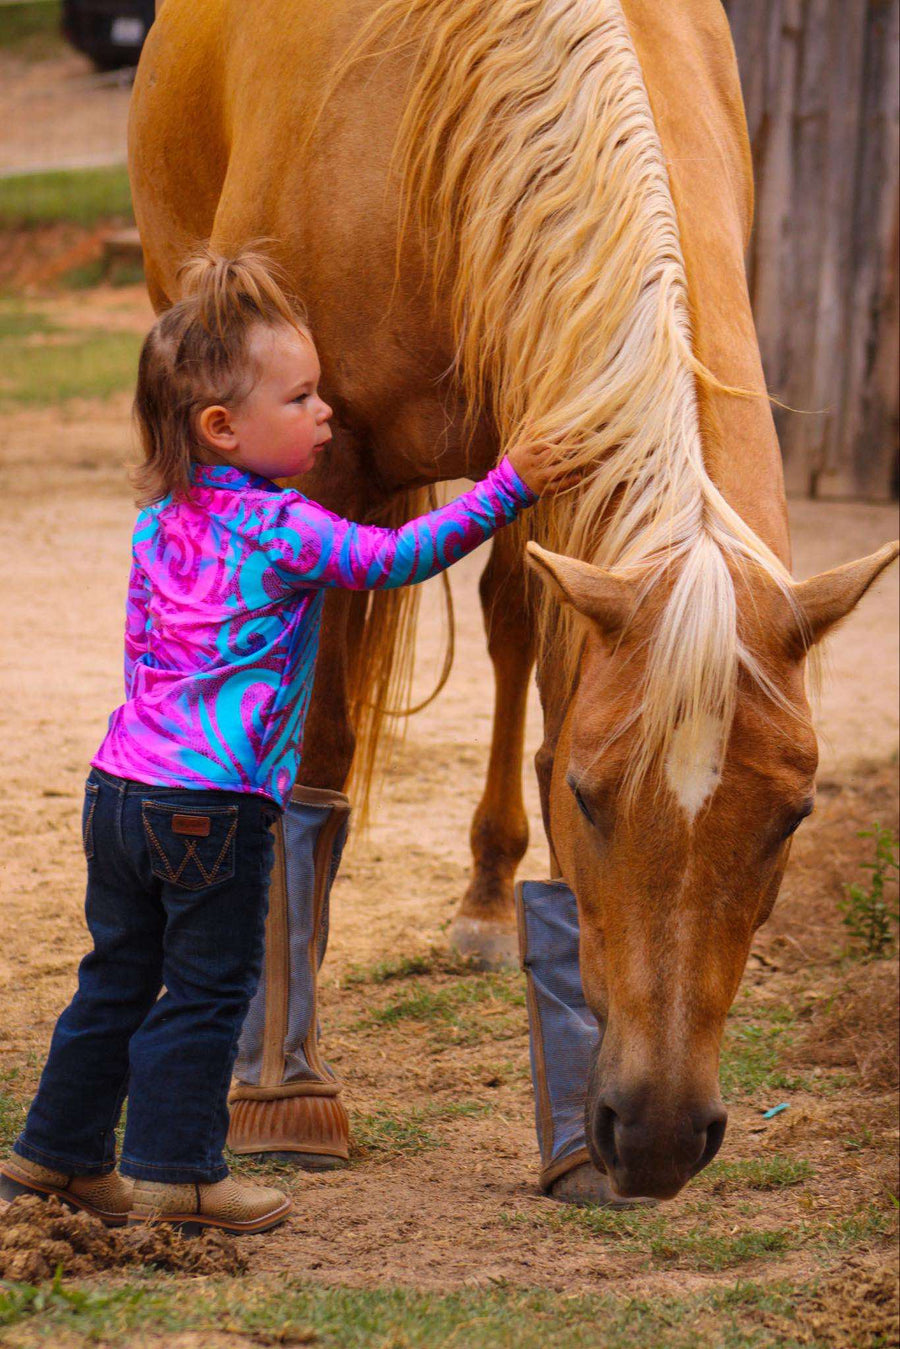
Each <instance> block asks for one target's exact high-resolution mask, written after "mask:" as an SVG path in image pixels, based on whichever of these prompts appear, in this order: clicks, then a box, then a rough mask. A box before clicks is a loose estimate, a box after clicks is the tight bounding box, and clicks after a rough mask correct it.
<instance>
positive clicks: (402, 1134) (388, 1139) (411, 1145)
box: [350, 1101, 492, 1157]
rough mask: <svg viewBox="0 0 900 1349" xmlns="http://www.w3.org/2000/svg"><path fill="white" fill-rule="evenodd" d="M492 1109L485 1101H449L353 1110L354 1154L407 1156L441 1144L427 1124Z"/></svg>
mask: <svg viewBox="0 0 900 1349" xmlns="http://www.w3.org/2000/svg"><path fill="white" fill-rule="evenodd" d="M491 1109H492V1107H491V1106H490V1105H487V1104H485V1103H484V1102H482V1101H448V1102H446V1103H443V1104H442V1103H439V1102H432V1104H430V1105H427V1106H424V1107H422V1108H416V1109H413V1110H397V1109H394V1108H392V1107H390V1106H379V1107H378V1108H377V1109H376V1110H374V1111H372V1112H370V1113H369V1114H354V1115H352V1116H351V1123H350V1146H351V1155H352V1156H355V1157H371V1156H372V1154H381V1155H382V1156H405V1155H409V1154H411V1153H415V1152H426V1151H428V1149H429V1148H439V1147H441V1145H442V1140H441V1139H440V1138H439V1137H438V1136H437V1135H436V1134H434V1133H433V1132H432V1131H431V1129H430V1128H429V1127H428V1126H431V1125H434V1124H440V1123H445V1122H447V1121H448V1120H451V1119H459V1118H460V1117H463V1118H472V1117H475V1116H478V1115H487V1114H490V1112H491Z"/></svg>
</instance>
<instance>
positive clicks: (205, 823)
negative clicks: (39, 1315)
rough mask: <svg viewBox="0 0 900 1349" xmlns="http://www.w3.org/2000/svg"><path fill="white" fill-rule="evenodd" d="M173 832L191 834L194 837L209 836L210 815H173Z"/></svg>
mask: <svg viewBox="0 0 900 1349" xmlns="http://www.w3.org/2000/svg"><path fill="white" fill-rule="evenodd" d="M172 833H173V834H190V835H191V836H192V838H209V816H208V815H173V816H172Z"/></svg>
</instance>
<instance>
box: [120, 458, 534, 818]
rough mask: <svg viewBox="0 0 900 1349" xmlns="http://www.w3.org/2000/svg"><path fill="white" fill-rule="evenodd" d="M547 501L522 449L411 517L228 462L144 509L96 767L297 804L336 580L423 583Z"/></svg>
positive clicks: (200, 470)
mask: <svg viewBox="0 0 900 1349" xmlns="http://www.w3.org/2000/svg"><path fill="white" fill-rule="evenodd" d="M534 500H535V496H534V494H533V493H532V492H531V490H530V489H529V488H528V487H526V485H525V484H524V483H523V482H522V480H521V478H519V476H518V474H517V473H516V471H515V469H514V468H513V467H512V465H511V464H510V462H509V460H508V459H503V460H501V462H500V463H499V464H498V465H497V467H496V468H494V469H492V470H491V472H490V473H489V474H488V475H487V477H486V478H485V479H484V480H483V481H482V482H480V483H478V484H477V485H476V486H475V487H473V488H472V489H471V490H470V491H468V492H465V493H464V494H463V495H462V496H460V497H457V498H456V499H455V500H454V501H451V502H449V503H448V504H447V505H446V506H443V507H441V508H440V509H439V510H436V511H432V512H430V513H429V514H428V515H423V516H420V517H419V518H418V519H416V520H411V521H410V522H409V523H408V524H405V525H403V526H402V528H400V529H396V530H392V529H381V528H378V527H377V526H373V525H358V524H353V523H351V522H350V521H348V520H343V519H341V518H340V517H339V516H336V515H333V514H332V513H331V512H330V511H327V510H325V508H324V507H323V506H320V505H318V504H317V503H316V502H314V501H310V500H308V498H306V497H304V496H303V495H302V494H301V493H300V492H296V491H293V490H288V489H282V488H279V487H277V486H276V485H275V484H274V483H272V482H270V481H269V480H268V479H266V478H261V477H258V476H257V475H255V474H251V473H243V472H240V471H238V470H237V469H234V468H230V467H228V466H226V465H218V464H217V465H212V466H211V465H201V464H197V465H195V466H194V469H193V482H192V489H191V492H190V494H189V496H188V497H187V498H186V499H184V500H178V501H175V500H173V499H172V498H171V497H165V498H163V500H162V501H160V502H157V503H156V504H154V505H153V506H150V507H149V508H147V509H145V510H143V511H141V513H140V515H139V516H138V519H137V523H136V526H135V531H134V545H133V557H132V568H131V577H130V581H129V585H128V599H127V606H126V627H125V702H124V703H123V704H122V706H121V707H118V708H117V709H116V710H115V712H113V714H112V716H111V717H110V720H109V730H108V732H107V734H106V737H105V739H104V740H103V743H102V745H101V746H100V749H99V750H98V751H97V754H96V756H95V758H94V759H93V764H94V766H95V767H97V768H101V769H106V770H107V772H110V773H114V774H116V775H118V776H119V777H124V778H130V779H132V780H134V781H137V782H147V783H152V784H154V785H160V786H173V787H196V788H213V789H219V790H223V791H236V792H257V793H260V794H262V795H264V796H267V797H270V798H271V799H272V800H274V801H276V802H277V803H278V804H279V805H284V804H285V802H286V801H287V799H288V797H289V795H290V791H291V788H292V786H293V784H294V779H295V778H296V776H297V770H298V768H299V765H300V756H301V749H302V743H303V727H304V723H305V721H306V714H307V710H308V708H309V700H310V695H311V693H312V683H313V673H314V668H315V659H316V651H317V649H318V641H319V627H320V622H321V614H322V600H323V592H324V590H325V589H326V588H327V587H329V586H342V587H345V588H347V589H350V590H380V589H388V588H392V587H395V586H402V585H416V584H418V583H419V582H420V581H425V580H427V579H428V577H430V576H434V575H436V574H437V573H438V572H440V571H443V570H444V568H446V567H449V566H450V565H451V564H452V563H453V562H455V561H457V559H459V558H461V557H463V556H465V554H466V553H469V552H471V551H472V549H473V548H476V547H477V546H478V545H479V544H480V543H484V541H485V540H486V539H489V538H490V537H491V536H492V535H493V534H494V533H495V532H496V531H497V530H498V529H500V528H501V527H502V526H503V525H506V524H508V523H509V522H510V521H512V520H513V519H515V517H516V515H517V514H518V513H519V512H520V511H521V510H522V509H523V508H525V507H526V506H529V505H531V504H532V502H533V501H534Z"/></svg>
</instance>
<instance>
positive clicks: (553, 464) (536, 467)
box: [506, 441, 584, 496]
mask: <svg viewBox="0 0 900 1349" xmlns="http://www.w3.org/2000/svg"><path fill="white" fill-rule="evenodd" d="M553 451H554V446H553V445H550V444H547V443H546V442H545V443H543V444H534V443H531V442H528V441H519V442H518V443H517V444H515V445H512V446H511V447H510V448H509V449H508V450H507V452H506V455H507V458H508V459H509V462H510V463H511V464H512V466H513V468H514V469H515V470H516V472H517V473H518V475H519V477H520V478H521V479H522V481H523V482H524V484H525V486H526V487H530V488H531V490H532V492H534V493H535V495H536V496H544V495H551V494H552V493H554V492H564V491H565V490H566V489H567V488H569V487H576V486H577V485H578V483H579V482H580V481H581V479H582V477H583V476H584V473H583V470H578V469H576V470H572V469H566V468H564V467H563V466H562V465H561V464H560V463H559V461H558V460H556V458H555V455H554V452H553Z"/></svg>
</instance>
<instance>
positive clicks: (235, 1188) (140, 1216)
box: [128, 1176, 291, 1237]
mask: <svg viewBox="0 0 900 1349" xmlns="http://www.w3.org/2000/svg"><path fill="white" fill-rule="evenodd" d="M290 1211H291V1201H290V1199H289V1198H288V1196H287V1195H286V1194H282V1193H281V1191H280V1190H275V1189H271V1188H270V1187H269V1186H266V1185H241V1184H239V1182H238V1181H236V1180H235V1179H234V1177H233V1176H226V1177H225V1179H224V1180H217V1181H215V1182H214V1183H213V1184H212V1185H165V1184H162V1183H160V1182H159V1181H155V1180H136V1181H135V1182H134V1201H133V1203H132V1207H131V1213H130V1214H129V1215H128V1226H129V1227H138V1226H139V1225H140V1224H141V1223H146V1222H153V1223H166V1224H167V1225H168V1226H171V1227H174V1228H176V1229H177V1230H178V1231H179V1232H183V1233H184V1234H185V1236H189V1237H195V1236H197V1235H199V1233H200V1232H202V1231H203V1229H204V1228H205V1227H218V1228H219V1230H220V1231H222V1232H233V1233H235V1234H236V1235H239V1234H240V1233H241V1232H267V1231H268V1230H269V1228H270V1227H277V1226H278V1224H279V1223H282V1222H284V1220H285V1218H286V1217H287V1215H288V1214H289V1213H290Z"/></svg>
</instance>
